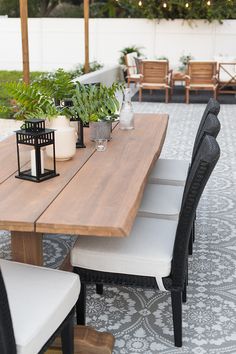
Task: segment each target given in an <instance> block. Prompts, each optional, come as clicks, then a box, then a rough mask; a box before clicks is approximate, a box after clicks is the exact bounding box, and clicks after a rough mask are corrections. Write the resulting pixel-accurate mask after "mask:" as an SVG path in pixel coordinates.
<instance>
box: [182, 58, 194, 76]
mask: <svg viewBox="0 0 236 354" xmlns="http://www.w3.org/2000/svg"><path fill="white" fill-rule="evenodd" d="M192 59H193V57H192V55H191V54H187V55H182V56H181V57H180V58H179V61H180V63H181V65H180V66H179V71H181V72H183V73H185V72H186V69H187V66H188V62H189V60H192Z"/></svg>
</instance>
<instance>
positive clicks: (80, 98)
mask: <svg viewBox="0 0 236 354" xmlns="http://www.w3.org/2000/svg"><path fill="white" fill-rule="evenodd" d="M119 90H123V84H122V83H119V82H114V83H113V84H112V86H110V87H107V86H106V85H103V84H97V85H83V84H81V83H77V85H76V89H75V91H74V95H73V97H72V101H73V107H70V111H71V112H72V114H73V115H77V116H78V117H79V118H80V119H81V120H82V121H83V123H90V124H89V126H90V138H91V140H95V139H98V138H99V139H107V140H110V138H111V129H112V122H113V121H114V120H115V119H116V118H118V111H119V108H120V104H119V101H118V100H117V98H116V92H117V91H119Z"/></svg>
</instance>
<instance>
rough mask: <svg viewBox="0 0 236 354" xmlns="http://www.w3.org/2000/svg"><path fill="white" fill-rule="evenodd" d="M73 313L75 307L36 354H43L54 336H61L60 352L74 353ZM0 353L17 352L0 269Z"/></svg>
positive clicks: (11, 353)
mask: <svg viewBox="0 0 236 354" xmlns="http://www.w3.org/2000/svg"><path fill="white" fill-rule="evenodd" d="M74 314H75V307H74V308H73V309H72V310H71V311H70V313H69V314H68V315H67V317H66V318H65V320H64V321H63V322H62V323H61V325H60V326H59V327H58V328H57V330H56V331H55V332H54V333H53V335H52V336H51V337H50V338H49V339H48V341H47V342H46V343H45V344H44V346H43V347H42V348H41V350H40V351H39V353H38V354H43V353H45V352H46V350H47V349H48V348H49V347H50V345H51V344H52V343H53V341H54V340H55V338H56V337H58V336H59V335H60V336H61V342H62V353H63V354H74ZM0 353H1V354H17V351H16V342H15V336H14V330H13V324H12V318H11V312H10V308H9V302H8V297H7V292H6V287H5V284H4V279H3V276H2V272H1V269H0Z"/></svg>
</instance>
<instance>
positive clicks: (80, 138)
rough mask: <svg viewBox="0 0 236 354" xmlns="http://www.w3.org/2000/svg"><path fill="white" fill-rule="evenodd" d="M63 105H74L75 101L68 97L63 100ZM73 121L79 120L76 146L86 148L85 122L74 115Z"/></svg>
mask: <svg viewBox="0 0 236 354" xmlns="http://www.w3.org/2000/svg"><path fill="white" fill-rule="evenodd" d="M61 105H62V107H73V101H72V100H70V99H66V100H63V101H62V102H61ZM71 121H72V122H78V128H77V141H76V147H77V148H86V146H85V145H84V124H83V122H82V120H81V119H80V118H79V117H72V118H71Z"/></svg>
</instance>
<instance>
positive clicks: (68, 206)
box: [36, 114, 168, 236]
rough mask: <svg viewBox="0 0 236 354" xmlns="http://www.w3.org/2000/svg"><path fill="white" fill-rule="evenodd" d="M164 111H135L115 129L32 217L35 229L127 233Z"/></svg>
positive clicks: (160, 139) (155, 152)
mask: <svg viewBox="0 0 236 354" xmlns="http://www.w3.org/2000/svg"><path fill="white" fill-rule="evenodd" d="M167 125H168V116H167V115H160V114H158V115H155V114H136V116H135V129H134V130H131V131H121V130H119V129H115V131H114V132H113V138H112V140H111V141H110V142H109V143H108V147H107V150H106V151H104V152H97V151H96V152H95V153H94V154H93V155H92V156H91V158H90V159H89V160H88V161H87V162H86V164H85V165H84V166H83V168H82V169H81V170H80V171H79V172H78V173H77V174H76V175H75V176H74V178H73V179H72V180H71V181H70V183H69V184H68V185H67V186H66V187H65V188H64V190H63V191H62V192H61V193H60V194H59V195H58V197H57V198H56V199H55V200H54V201H53V202H52V204H51V205H50V206H49V207H48V209H47V210H46V211H45V212H44V213H43V214H42V215H41V216H40V218H39V219H38V221H37V222H36V231H37V232H49V233H57V232H58V233H65V234H81V235H96V236H127V235H128V234H129V233H130V230H131V228H132V225H133V222H134V218H135V216H136V213H137V210H138V207H139V204H140V201H141V197H142V194H143V189H144V186H145V184H146V179H147V176H148V174H149V171H150V169H151V167H152V165H153V163H154V162H155V161H156V159H157V158H158V156H159V154H160V152H161V149H162V145H163V143H164V140H165V134H166V129H167Z"/></svg>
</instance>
